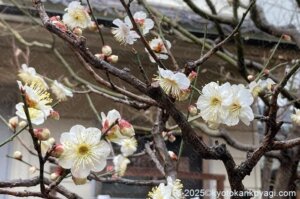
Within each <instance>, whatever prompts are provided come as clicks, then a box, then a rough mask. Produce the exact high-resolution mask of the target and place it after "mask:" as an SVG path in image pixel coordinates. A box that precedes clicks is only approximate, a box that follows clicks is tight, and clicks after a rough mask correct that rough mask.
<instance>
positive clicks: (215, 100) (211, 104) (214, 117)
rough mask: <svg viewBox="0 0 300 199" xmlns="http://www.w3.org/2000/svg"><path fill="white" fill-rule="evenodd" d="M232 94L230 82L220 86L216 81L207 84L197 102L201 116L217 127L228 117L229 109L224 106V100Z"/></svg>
mask: <svg viewBox="0 0 300 199" xmlns="http://www.w3.org/2000/svg"><path fill="white" fill-rule="evenodd" d="M229 95H231V93H230V84H229V83H225V84H223V85H221V86H219V84H218V83H216V82H211V83H209V84H206V85H205V86H204V87H203V89H202V94H201V95H200V97H199V98H198V101H197V103H196V105H197V108H198V109H199V110H200V115H201V117H202V118H203V119H204V120H205V121H206V122H208V123H209V124H210V125H211V126H214V127H217V126H218V124H220V123H222V121H223V119H224V118H226V117H227V115H228V111H227V110H226V109H225V108H224V101H225V99H226V98H227V97H229Z"/></svg>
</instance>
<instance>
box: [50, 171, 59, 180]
mask: <svg viewBox="0 0 300 199" xmlns="http://www.w3.org/2000/svg"><path fill="white" fill-rule="evenodd" d="M59 176H60V175H59V174H58V173H56V172H54V173H51V174H50V179H51V180H52V181H55V180H57V179H58V177H59Z"/></svg>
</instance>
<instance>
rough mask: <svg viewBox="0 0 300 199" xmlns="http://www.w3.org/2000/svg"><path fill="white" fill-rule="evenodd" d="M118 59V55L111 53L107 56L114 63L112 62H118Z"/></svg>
mask: <svg viewBox="0 0 300 199" xmlns="http://www.w3.org/2000/svg"><path fill="white" fill-rule="evenodd" d="M118 60H119V57H118V55H111V56H109V57H108V58H107V61H108V62H110V63H112V64H115V63H117V62H118Z"/></svg>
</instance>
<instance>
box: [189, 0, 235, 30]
mask: <svg viewBox="0 0 300 199" xmlns="http://www.w3.org/2000/svg"><path fill="white" fill-rule="evenodd" d="M183 1H184V2H185V3H186V4H187V5H188V6H189V7H190V8H191V9H192V10H193V11H194V12H195V13H197V14H198V15H200V16H201V17H203V18H205V19H208V20H210V21H215V22H218V23H222V24H228V25H233V20H232V19H228V18H225V17H221V16H218V15H217V14H216V13H214V12H213V14H210V13H207V12H204V11H203V10H201V9H200V8H199V7H198V6H197V5H196V4H195V3H194V2H193V1H192V0H183ZM208 5H209V4H208ZM210 6H211V5H209V7H210Z"/></svg>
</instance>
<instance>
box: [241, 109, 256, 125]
mask: <svg viewBox="0 0 300 199" xmlns="http://www.w3.org/2000/svg"><path fill="white" fill-rule="evenodd" d="M240 118H241V120H242V122H243V123H244V124H246V125H247V126H248V125H249V124H250V122H251V121H252V120H253V119H254V114H253V111H252V109H251V107H249V106H246V107H243V108H242V110H241V115H240Z"/></svg>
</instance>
